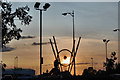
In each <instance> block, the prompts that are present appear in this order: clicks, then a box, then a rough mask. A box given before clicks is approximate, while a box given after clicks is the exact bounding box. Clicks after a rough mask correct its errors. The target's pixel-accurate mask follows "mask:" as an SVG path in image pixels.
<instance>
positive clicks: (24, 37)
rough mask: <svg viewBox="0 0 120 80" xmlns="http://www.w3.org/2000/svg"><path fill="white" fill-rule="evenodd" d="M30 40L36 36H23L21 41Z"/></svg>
mask: <svg viewBox="0 0 120 80" xmlns="http://www.w3.org/2000/svg"><path fill="white" fill-rule="evenodd" d="M30 38H35V36H21V39H30Z"/></svg>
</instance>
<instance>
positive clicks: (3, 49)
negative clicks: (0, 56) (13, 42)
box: [0, 46, 15, 52]
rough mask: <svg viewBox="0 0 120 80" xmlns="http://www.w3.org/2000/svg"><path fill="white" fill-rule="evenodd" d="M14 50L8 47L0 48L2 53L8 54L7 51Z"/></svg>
mask: <svg viewBox="0 0 120 80" xmlns="http://www.w3.org/2000/svg"><path fill="white" fill-rule="evenodd" d="M14 49H15V48H12V47H9V46H4V47H3V48H2V52H9V51H13V50H14ZM0 52H1V51H0Z"/></svg>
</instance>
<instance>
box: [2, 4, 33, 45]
mask: <svg viewBox="0 0 120 80" xmlns="http://www.w3.org/2000/svg"><path fill="white" fill-rule="evenodd" d="M29 11H30V8H29V7H28V6H25V7H19V8H16V10H15V11H14V12H13V11H12V4H11V3H7V2H2V8H1V16H2V47H3V46H5V45H6V44H7V43H9V42H10V41H11V40H12V39H16V40H19V39H20V37H21V34H20V33H21V32H22V30H21V28H17V26H16V24H15V19H17V20H20V22H21V25H29V24H30V22H31V21H32V16H31V15H29V14H28V12H29Z"/></svg>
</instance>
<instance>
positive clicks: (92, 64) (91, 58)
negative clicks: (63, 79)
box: [91, 58, 93, 67]
mask: <svg viewBox="0 0 120 80" xmlns="http://www.w3.org/2000/svg"><path fill="white" fill-rule="evenodd" d="M91 60H92V67H93V58H91Z"/></svg>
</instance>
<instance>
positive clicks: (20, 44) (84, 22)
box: [3, 2, 118, 74]
mask: <svg viewBox="0 0 120 80" xmlns="http://www.w3.org/2000/svg"><path fill="white" fill-rule="evenodd" d="M12 4H13V5H12V8H13V11H14V10H15V9H16V8H17V7H20V6H25V5H28V6H29V7H30V12H29V14H30V15H32V16H33V19H32V22H31V23H30V25H28V26H24V25H21V24H20V22H19V21H16V25H17V26H18V27H21V28H22V30H23V33H22V35H33V36H36V38H33V39H21V40H19V41H16V40H13V41H11V42H10V44H8V46H10V47H13V48H15V49H14V50H13V51H11V52H3V61H4V62H5V63H7V64H8V68H11V67H13V66H14V57H15V56H18V57H19V66H20V67H24V68H28V67H29V68H34V69H35V70H37V71H38V69H39V67H38V66H39V64H38V63H39V46H38V45H37V46H35V45H34V46H33V45H32V43H33V42H39V11H37V10H35V9H34V7H33V6H34V4H35V2H27V3H25V2H15V3H14V2H13V3H12ZM44 4H45V3H41V6H40V8H42V6H43V5H44ZM50 4H51V6H50V8H49V9H48V10H47V11H44V12H43V42H49V39H50V38H51V39H52V36H55V37H56V40H57V45H58V49H59V50H61V49H63V48H67V49H70V50H71V49H72V17H71V16H70V15H67V16H62V13H63V12H72V10H74V12H75V38H76V44H77V41H78V37H82V38H81V43H80V47H79V49H78V54H77V57H76V62H78V63H82V62H90V59H91V57H93V58H94V60H95V62H96V63H98V65H95V68H96V69H98V67H99V68H103V67H102V64H103V62H104V61H105V57H104V56H105V45H104V43H103V42H102V39H104V38H106V39H110V42H109V43H108V54H109V56H110V53H111V52H112V51H116V52H117V50H118V45H117V44H118V42H117V40H118V38H117V36H118V35H117V34H118V33H117V32H113V29H115V28H117V26H118V3H117V2H50ZM43 57H44V67H43V71H45V70H46V69H49V70H50V69H51V68H52V67H53V65H52V66H45V65H48V64H53V61H54V55H53V53H52V50H51V46H50V44H47V45H43ZM49 59H51V60H49ZM88 66H90V65H81V66H77V70H78V71H77V74H81V71H80V70H82V69H84V68H87V67H88ZM80 67H81V68H80Z"/></svg>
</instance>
